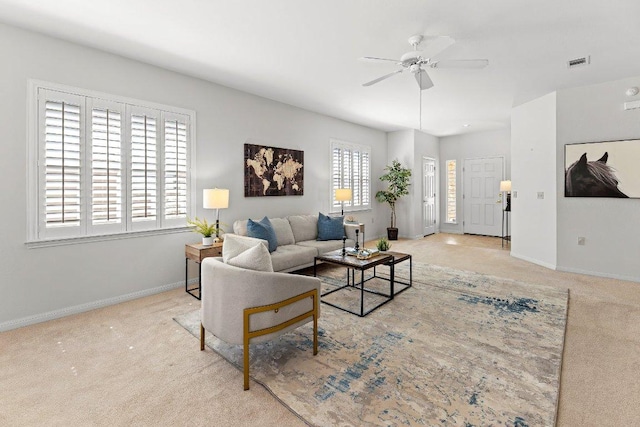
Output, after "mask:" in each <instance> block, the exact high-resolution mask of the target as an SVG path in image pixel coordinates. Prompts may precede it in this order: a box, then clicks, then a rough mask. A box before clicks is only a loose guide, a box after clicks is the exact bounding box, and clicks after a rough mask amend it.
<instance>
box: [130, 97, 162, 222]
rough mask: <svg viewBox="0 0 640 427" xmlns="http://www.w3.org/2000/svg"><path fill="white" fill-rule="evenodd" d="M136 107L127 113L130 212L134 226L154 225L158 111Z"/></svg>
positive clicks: (155, 217)
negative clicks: (133, 110)
mask: <svg viewBox="0 0 640 427" xmlns="http://www.w3.org/2000/svg"><path fill="white" fill-rule="evenodd" d="M135 110H136V111H135V112H132V113H131V114H130V115H129V126H130V127H129V129H130V144H131V145H130V147H131V148H130V159H131V160H130V177H131V183H130V204H129V211H130V214H131V221H132V223H133V224H134V226H133V229H146V228H154V227H155V226H156V223H157V219H158V216H157V209H158V132H157V127H158V114H157V112H154V111H141V109H135ZM136 223H144V224H142V225H138V226H136V225H135V224H136ZM145 224H146V225H145Z"/></svg>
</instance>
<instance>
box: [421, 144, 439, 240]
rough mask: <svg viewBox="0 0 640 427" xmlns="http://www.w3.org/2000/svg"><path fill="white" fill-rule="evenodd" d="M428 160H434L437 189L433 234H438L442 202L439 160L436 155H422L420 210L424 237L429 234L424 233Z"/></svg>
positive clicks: (434, 198)
mask: <svg viewBox="0 0 640 427" xmlns="http://www.w3.org/2000/svg"><path fill="white" fill-rule="evenodd" d="M426 161H431V162H433V189H434V191H435V195H434V196H433V205H434V206H433V215H434V219H435V222H434V223H433V234H436V233H437V232H438V228H439V227H438V226H439V224H440V221H439V219H440V215H438V214H439V209H440V203H439V194H440V191H438V190H439V188H438V186H439V180H438V160H437V159H435V158H434V157H429V156H422V164H421V166H422V169H421V171H420V172H421V175H422V176H421V178H422V186H421V187H422V191H421V194H420V211H421V215H420V217H421V218H422V223H421V224H420V235H421V236H422V237H424V236H427V234H424V229H425V215H424V193H425V188H424V165H425V162H426Z"/></svg>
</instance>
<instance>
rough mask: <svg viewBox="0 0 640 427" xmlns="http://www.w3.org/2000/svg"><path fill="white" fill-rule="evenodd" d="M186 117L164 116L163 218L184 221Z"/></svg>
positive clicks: (186, 179)
mask: <svg viewBox="0 0 640 427" xmlns="http://www.w3.org/2000/svg"><path fill="white" fill-rule="evenodd" d="M187 123H188V117H186V116H183V117H179V116H177V115H174V114H173V115H165V117H164V218H165V220H172V219H180V220H181V221H182V222H184V218H186V216H187V206H188V191H187V187H188V185H187V184H188V177H189V173H188V172H189V171H188V148H189V147H188V134H187V129H188V126H187Z"/></svg>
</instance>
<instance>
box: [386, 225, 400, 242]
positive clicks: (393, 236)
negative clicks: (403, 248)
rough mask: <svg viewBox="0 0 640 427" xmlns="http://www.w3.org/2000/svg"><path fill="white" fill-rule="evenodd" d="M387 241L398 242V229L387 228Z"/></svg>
mask: <svg viewBox="0 0 640 427" xmlns="http://www.w3.org/2000/svg"><path fill="white" fill-rule="evenodd" d="M387 239H389V240H398V229H397V228H395V227H393V228H392V227H387Z"/></svg>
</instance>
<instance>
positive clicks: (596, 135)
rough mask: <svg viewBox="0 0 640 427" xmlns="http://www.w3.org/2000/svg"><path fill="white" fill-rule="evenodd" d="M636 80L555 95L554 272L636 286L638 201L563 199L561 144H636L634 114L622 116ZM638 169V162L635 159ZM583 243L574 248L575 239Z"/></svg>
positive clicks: (638, 119) (637, 114)
mask: <svg viewBox="0 0 640 427" xmlns="http://www.w3.org/2000/svg"><path fill="white" fill-rule="evenodd" d="M631 86H640V77H634V78H629V79H623V80H617V81H613V82H607V83H603V84H598V85H592V86H586V87H580V88H574V89H567V90H562V91H558V103H557V117H558V133H557V146H556V149H557V151H556V159H557V162H556V164H557V168H556V178H557V187H556V189H557V192H558V242H557V244H558V269H560V270H566V271H573V272H578V273H587V274H595V275H601V276H608V277H616V278H621V279H628V280H635V281H638V282H640V262H639V261H640V199H609V198H565V197H564V186H563V182H564V145H565V144H570V143H576V142H595V141H611V140H619V139H640V109H636V110H629V111H625V110H624V109H623V104H624V102H626V101H632V100H638V99H640V96H635V97H633V98H629V97H627V96H626V95H625V91H626V90H627V88H629V87H631ZM635 162H636V165H637V166H638V167H640V159H636V160H635ZM578 236H582V237H585V238H586V241H585V245H584V246H578V244H577V238H578Z"/></svg>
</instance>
